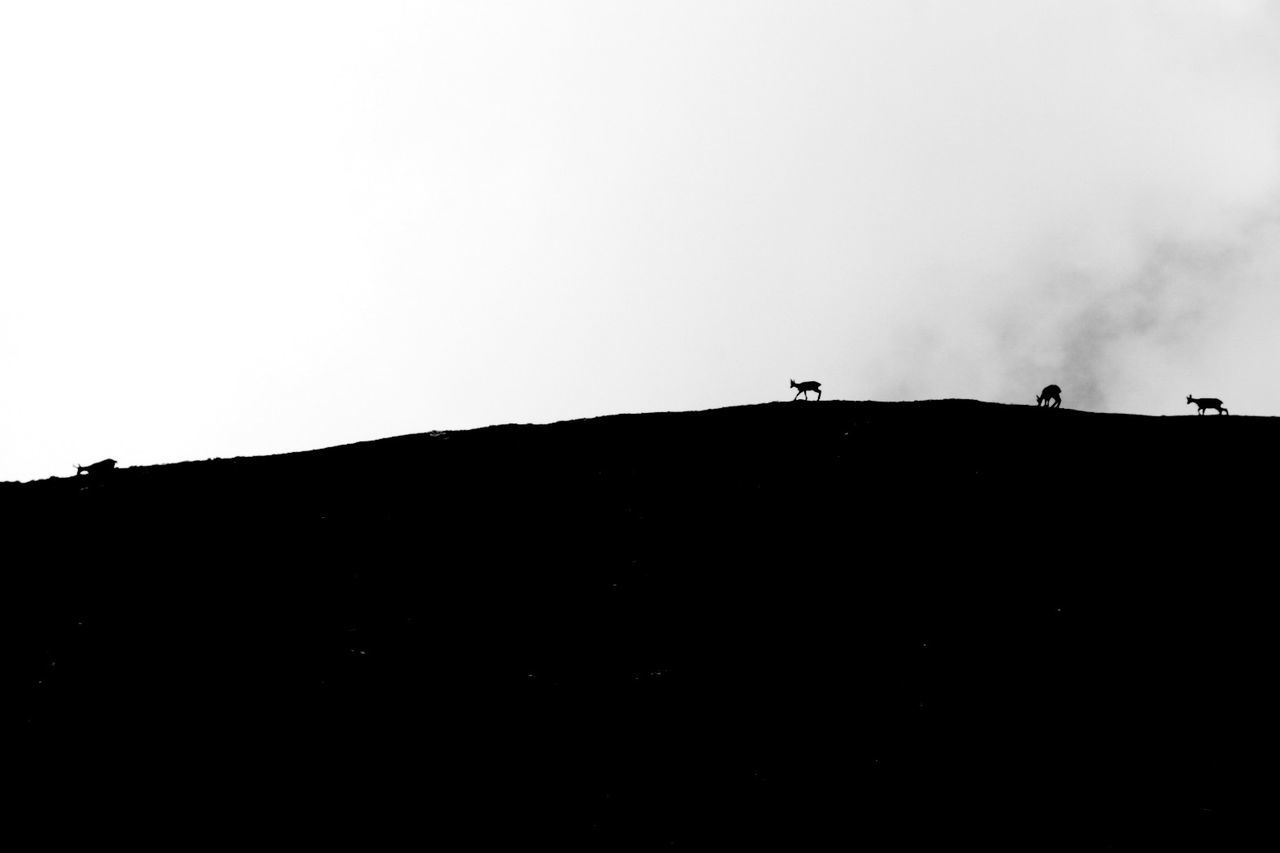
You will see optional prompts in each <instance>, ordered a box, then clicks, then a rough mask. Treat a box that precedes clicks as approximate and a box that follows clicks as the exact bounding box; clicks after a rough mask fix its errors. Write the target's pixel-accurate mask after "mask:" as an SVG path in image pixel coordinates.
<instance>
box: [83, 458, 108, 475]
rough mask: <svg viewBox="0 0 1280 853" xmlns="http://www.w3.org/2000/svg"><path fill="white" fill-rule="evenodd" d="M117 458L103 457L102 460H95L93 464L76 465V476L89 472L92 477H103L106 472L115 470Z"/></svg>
mask: <svg viewBox="0 0 1280 853" xmlns="http://www.w3.org/2000/svg"><path fill="white" fill-rule="evenodd" d="M115 467H116V460H114V459H103V460H102V461H101V462H94V463H93V464H92V465H76V476H77V477H79V476H81V475H82V474H88V475H89V476H91V477H101V476H102V475H104V474H110V473H111V472H112V471H114V470H115Z"/></svg>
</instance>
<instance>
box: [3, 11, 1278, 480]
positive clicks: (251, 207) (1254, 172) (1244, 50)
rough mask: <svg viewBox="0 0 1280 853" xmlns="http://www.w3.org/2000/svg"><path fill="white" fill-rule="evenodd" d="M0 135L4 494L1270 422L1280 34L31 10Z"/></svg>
mask: <svg viewBox="0 0 1280 853" xmlns="http://www.w3.org/2000/svg"><path fill="white" fill-rule="evenodd" d="M0 117H2V118H0V479H29V478H39V477H45V476H49V475H51V474H60V475H65V474H69V473H72V468H71V466H72V464H73V463H75V462H80V463H84V464H87V463H89V462H92V461H95V460H97V459H101V458H103V457H107V456H110V457H113V458H115V459H118V460H119V461H120V463H121V464H122V465H138V464H150V463H156V462H168V461H178V460H183V459H203V458H208V457H215V456H236V455H252V454H262V453H274V452H283V451H290V450H302V449H309V448H314V447H322V446H329V445H334V444H341V443H347V442H352V441H359V440H366V439H373V438H380V437H385V436H390V435H399V434H405V433H414V432H425V431H428V430H432V429H453V428H463V427H471V426H481V425H485V424H490V423H507V422H543V421H554V420H562V419H566V418H576V417H586V416H594V415H602V414H609V413H615V412H623V411H650V410H670V409H702V408H710V407H716V406H724V405H731V404H742V403H756V402H762V401H768V400H779V399H789V398H790V396H791V394H792V392H791V391H789V389H788V387H787V380H788V379H789V378H792V377H794V378H795V379H797V380H801V379H817V380H820V381H822V382H823V388H824V392H825V398H840V399H882V400H903V399H925V398H938V397H974V398H979V399H985V400H993V401H1000V402H1013V403H1032V402H1033V398H1034V395H1035V394H1036V393H1037V392H1038V391H1039V390H1040V388H1041V387H1042V386H1044V385H1046V384H1048V383H1050V382H1056V383H1057V384H1059V385H1061V386H1062V388H1063V403H1064V405H1065V406H1067V407H1071V408H1085V409H1091V410H1097V411H1126V412H1139V413H1147V414H1177V415H1183V414H1187V413H1188V412H1189V411H1190V408H1189V407H1187V406H1186V405H1185V403H1184V400H1185V397H1186V395H1187V394H1196V395H1198V396H1210V395H1213V396H1219V397H1222V398H1223V399H1224V400H1226V401H1227V405H1228V407H1229V408H1230V409H1231V411H1232V412H1233V413H1238V414H1247V413H1251V414H1267V415H1280V378H1278V377H1277V368H1278V367H1280V334H1277V332H1278V331H1280V3H1277V2H1260V0H1233V1H1232V2H1228V0H1211V2H1210V0H1194V2H1192V0H1187V1H1186V2H1178V0H1150V2H1136V0H1135V2H1126V0H1093V2H1090V0H1069V2H1047V1H1046V0H1000V1H999V2H996V1H995V0H993V1H992V2H982V1H981V0H967V2H964V3H956V2H945V1H944V0H934V2H929V0H883V2H861V3H858V2H852V0H841V1H840V2H835V0H833V2H817V0H776V1H775V0H756V1H755V2H752V0H669V1H668V0H628V1H627V2H618V0H536V2H534V0H529V2H493V0H458V2H440V1H439V0H436V1H435V2H420V3H413V2H377V0H351V1H350V2H318V0H299V2H284V0H251V2H234V0H219V2H207V3H196V2H181V3H175V2H172V0H157V2H133V0H116V2H112V3H102V2H96V0H87V2H59V0H39V2H37V1H36V0H31V2H21V0H14V2H5V3H3V4H2V5H0ZM825 398H824V399H825Z"/></svg>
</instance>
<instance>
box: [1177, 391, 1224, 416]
mask: <svg viewBox="0 0 1280 853" xmlns="http://www.w3.org/2000/svg"><path fill="white" fill-rule="evenodd" d="M1192 403H1195V404H1196V405H1197V406H1199V407H1200V411H1198V412H1196V414H1197V415H1203V414H1204V410H1205V409H1217V410H1218V414H1220V415H1229V414H1231V413H1230V412H1228V411H1227V410H1226V409H1224V408H1222V401H1221V400H1219V399H1218V398H1217V397H1192V396H1191V395H1190V394H1188V395H1187V405H1190V404H1192Z"/></svg>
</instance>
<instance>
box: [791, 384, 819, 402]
mask: <svg viewBox="0 0 1280 853" xmlns="http://www.w3.org/2000/svg"><path fill="white" fill-rule="evenodd" d="M821 385H822V383H821V382H813V381H809V382H796V381H795V380H794V379H792V380H791V387H792V388H795V389H797V390H796V395H795V396H794V397H792V398H791V401H792V402H793V403H794V402H795V401H796V400H799V399H800V395H801V394H803V395H804V398H805V399H806V400H808V399H809V392H810V391H813V392H815V393H816V394H817V395H818V399H819V400H821V399H822V389H821V388H820V387H819V386H821Z"/></svg>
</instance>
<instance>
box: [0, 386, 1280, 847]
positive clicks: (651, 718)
mask: <svg viewBox="0 0 1280 853" xmlns="http://www.w3.org/2000/svg"><path fill="white" fill-rule="evenodd" d="M1278 442H1280V421H1277V420H1276V419H1273V418H1249V417H1241V416H1235V415H1233V416H1229V417H1227V416H1223V417H1218V416H1205V417H1197V416H1193V415H1188V416H1181V417H1167V418H1157V417H1140V416H1131V415H1109V414H1107V415H1104V414H1091V413H1085V412H1077V411H1072V410H1067V409H1061V410H1053V411H1050V410H1045V409H1037V408H1034V407H1031V406H1007V405H996V404H989V403H981V402H975V401H969V400H939V401H928V402H918V403H875V402H842V401H831V400H827V401H823V402H821V403H804V402H795V403H791V402H788V403H773V404H764V405H758V406H745V407H737V408H728V409H719V410H713V411H705V412H683V413H654V414H639V415H620V416H611V417H601V418H595V419H591V420H582V421H570V422H563V423H556V424H550V425H512V426H496V427H489V428H485V429H477V430H468V431H460V432H447V433H431V434H424V435H413V436H404V437H400V438H391V439H385V440H381V441H371V442H366V443H361V444H355V445H349V446H344V447H336V448H331V449H326V450H316V451H309V452H302V453H293V454H287V455H281V456H271V457H256V458H240V459H227V460H210V461H206V462H190V463H182V464H174V465H161V466H153V467H135V468H129V467H123V468H120V469H118V470H116V471H114V472H110V473H108V474H104V475H101V476H96V475H86V476H82V477H79V478H70V477H68V478H59V479H49V480H44V481H37V482H31V483H24V484H0V511H2V512H3V516H2V517H3V518H4V520H5V528H6V537H5V538H6V545H7V548H6V553H7V556H8V557H9V559H8V560H7V561H6V567H5V572H4V576H5V580H6V588H7V590H8V593H9V594H8V595H7V596H6V597H5V598H6V601H7V603H8V605H9V608H10V609H11V610H12V611H13V612H12V614H11V618H10V624H11V625H13V626H14V627H15V629H16V632H17V637H18V640H17V646H18V649H19V659H20V661H21V662H22V665H21V666H20V667H18V668H17V669H16V670H14V671H13V672H14V675H13V677H12V678H11V679H10V681H11V683H13V684H14V686H16V687H17V688H19V690H18V695H19V696H20V697H22V698H21V700H20V703H19V706H18V709H19V713H20V715H21V716H20V719H19V721H18V724H17V730H18V732H19V740H20V741H21V742H22V744H23V745H24V748H23V755H22V758H21V762H22V763H21V765H20V770H21V774H22V778H23V779H24V780H25V788H26V790H27V791H28V794H29V797H30V806H31V809H30V810H28V811H27V812H26V814H27V816H28V818H29V819H33V820H35V819H42V820H61V821H63V822H64V823H65V822H66V821H68V820H70V818H68V817H67V815H69V814H70V815H75V816H76V817H75V821H76V822H78V824H79V825H80V826H81V829H82V830H83V831H86V832H92V833H93V834H95V835H96V836H97V837H101V838H106V837H113V836H114V835H116V834H117V833H118V832H128V833H129V834H130V838H131V839H133V840H137V839H139V838H146V837H148V836H153V835H154V836H156V837H158V838H162V839H167V840H168V841H170V842H184V841H187V840H188V839H192V838H200V839H204V838H206V837H212V836H222V835H225V836H226V837H228V838H239V839H247V838H251V837H252V838H256V839H258V840H266V839H268V838H270V839H276V840H286V839H287V840H292V841H300V842H310V841H313V840H319V839H325V840H327V841H331V842H332V841H348V842H351V843H364V844H368V845H370V846H371V847H372V846H374V845H379V844H381V843H383V842H388V843H389V842H390V840H391V839H392V838H406V837H407V838H409V839H413V840H417V841H422V842H428V843H429V842H432V841H435V842H439V843H441V844H442V845H443V849H458V846H459V845H461V846H465V847H467V848H468V849H471V848H478V847H491V846H492V845H493V844H494V843H497V844H499V845H500V846H499V847H497V848H494V849H526V848H527V847H530V846H532V845H534V844H539V845H540V846H546V845H550V846H549V847H548V849H558V850H570V849H590V850H611V849H649V848H669V847H670V846H672V845H674V846H676V847H677V848H683V849H714V848H720V849H737V850H741V849H770V850H786V849H796V850H799V849H820V848H819V846H817V845H818V844H819V841H820V839H834V840H835V841H836V842H837V843H838V844H839V845H840V846H848V845H854V846H855V847H858V846H860V847H861V848H862V849H871V850H879V849H889V848H892V849H934V850H937V849H953V848H959V847H968V846H975V847H978V848H980V849H984V850H995V849H1014V850H1032V849H1034V850H1055V849H1076V850H1078V849H1103V848H1104V847H1106V846H1107V845H1113V846H1114V848H1115V849H1130V848H1148V847H1153V848H1154V847H1159V846H1164V847H1166V848H1167V847H1169V846H1170V845H1173V846H1178V847H1182V848H1185V847H1188V846H1190V847H1195V846H1203V847H1205V848H1207V849H1211V848H1214V847H1221V846H1222V845H1223V844H1224V843H1226V841H1225V839H1227V838H1228V836H1229V835H1230V834H1231V833H1232V832H1234V831H1235V830H1236V827H1237V825H1238V823H1239V822H1240V821H1241V820H1243V819H1244V818H1245V817H1247V816H1248V814H1249V812H1250V811H1251V805H1250V803H1251V802H1253V799H1254V797H1253V796H1251V795H1250V793H1249V788H1248V785H1247V783H1246V782H1245V781H1244V780H1245V776H1246V773H1247V772H1248V768H1249V767H1250V766H1251V764H1252V763H1253V762H1254V761H1255V760H1256V742H1257V741H1259V740H1260V739H1261V737H1262V733H1263V731H1264V728H1263V722H1262V719H1261V715H1262V711H1261V709H1262V708H1263V707H1264V706H1263V704H1262V696H1263V690H1264V688H1265V687H1269V685H1268V684H1266V682H1268V681H1269V678H1268V677H1267V676H1268V675H1269V673H1270V672H1271V671H1272V669H1273V666H1274V663H1273V641H1272V639H1271V636H1270V630H1269V629H1268V628H1267V626H1268V623H1269V617H1268V616H1267V612H1268V611H1269V609H1270V603H1269V600H1268V599H1267V598H1265V596H1264V590H1266V589H1268V588H1269V584H1267V583H1266V580H1267V579H1266V578H1265V574H1266V570H1265V569H1264V568H1263V567H1262V566H1261V565H1260V562H1259V561H1258V560H1257V559H1256V558H1255V557H1254V555H1255V554H1266V553H1268V551H1267V550H1265V549H1264V548H1263V546H1264V544H1269V543H1267V542H1266V541H1265V540H1267V539H1269V538H1270V536H1269V534H1270V530H1271V528H1270V525H1269V524H1268V521H1269V516H1270V515H1272V514H1273V512H1272V511H1273V500H1272V498H1271V497H1270V493H1271V492H1272V490H1273V489H1274V486H1273V484H1274V483H1276V482H1277V473H1280V472H1278V471H1277V469H1278V468H1280V461H1278V459H1277V454H1276V452H1275V451H1274V449H1273V448H1274V447H1275V446H1276V445H1277V443H1278ZM121 464H122V465H123V466H128V464H129V462H128V460H121ZM1268 487H1270V488H1268ZM1267 730H1268V731H1269V728H1268V729H1267ZM55 811H56V812H57V813H58V814H59V815H61V817H60V818H52V817H50V815H52V814H53V813H54V812H55ZM86 827H91V828H92V829H91V830H90V829H87V828H86ZM515 845H519V847H518V848H517V847H516V846H515ZM831 849H834V847H833V848H831Z"/></svg>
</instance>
